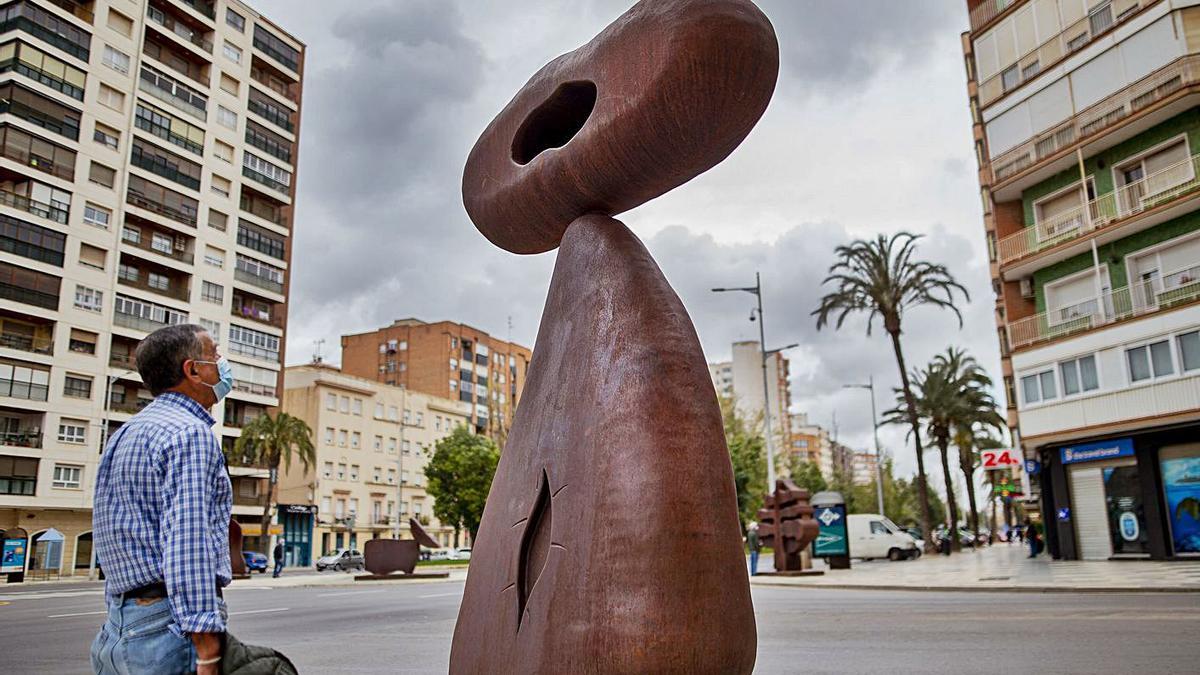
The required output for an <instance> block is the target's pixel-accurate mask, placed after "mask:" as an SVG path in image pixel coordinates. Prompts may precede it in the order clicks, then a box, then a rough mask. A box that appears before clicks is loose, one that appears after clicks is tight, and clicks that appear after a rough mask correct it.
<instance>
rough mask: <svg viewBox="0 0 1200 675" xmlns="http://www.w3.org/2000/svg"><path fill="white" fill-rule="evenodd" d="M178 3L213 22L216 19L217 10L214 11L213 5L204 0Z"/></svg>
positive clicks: (189, 0) (184, 0)
mask: <svg viewBox="0 0 1200 675" xmlns="http://www.w3.org/2000/svg"><path fill="white" fill-rule="evenodd" d="M179 1H180V2H182V3H183V4H185V5H187V6H188V7H191V8H192V9H194V10H196V11H197V12H200V13H201V14H203V15H204V16H207V17H208V18H210V19H214V20H215V19H216V18H217V10H216V9H215V3H212V2H206V0H179Z"/></svg>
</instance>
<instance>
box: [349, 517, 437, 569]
mask: <svg viewBox="0 0 1200 675" xmlns="http://www.w3.org/2000/svg"><path fill="white" fill-rule="evenodd" d="M408 529H409V531H410V532H412V535H413V538H412V539H371V540H370V541H368V542H367V543H366V544H363V557H364V558H365V559H366V560H365V562H364V564H365V565H366V567H367V571H368V572H370V573H371V574H375V575H385V574H391V573H392V572H403V573H405V574H412V573H413V570H414V569H416V568H417V561H418V560H420V559H421V547H422V546H425V547H427V548H437V547H438V543H437V542H436V541H434V540H433V537H430V536H429V534H428V533H427V532H425V528H423V527H421V523H419V522H417V521H416V520H415V519H413V518H409V519H408Z"/></svg>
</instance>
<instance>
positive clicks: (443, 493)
mask: <svg viewBox="0 0 1200 675" xmlns="http://www.w3.org/2000/svg"><path fill="white" fill-rule="evenodd" d="M499 463H500V450H499V449H498V448H497V447H496V444H495V443H493V442H492V440H491V439H490V438H488V437H487V436H483V435H480V434H473V433H471V432H470V431H469V430H468V429H467V428H466V427H465V426H462V425H459V426H458V427H456V428H455V429H454V431H453V432H451V433H450V435H449V436H446V437H445V438H443V439H441V440H439V441H438V442H437V444H436V445H434V450H433V456H432V457H430V458H429V462H428V463H427V464H426V465H425V478H426V479H427V481H428V482H427V485H426V491H427V492H428V493H429V496H431V497H433V500H434V501H433V514H434V515H435V516H437V518H438V520H440V521H442V523H444V524H446V525H450V526H451V527H453V528H454V546H455V547H457V546H458V536H459V532H461V531H462V530H464V529H465V530H466V531H467V532H470V533H471V540H472V541H474V540H475V535H476V534H477V533H478V532H479V522H480V520H482V519H483V507H484V505H485V504H486V503H487V497H488V492H489V491H490V490H491V489H492V478H494V477H495V475H496V466H497V465H499Z"/></svg>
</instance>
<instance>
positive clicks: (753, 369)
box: [708, 340, 792, 463]
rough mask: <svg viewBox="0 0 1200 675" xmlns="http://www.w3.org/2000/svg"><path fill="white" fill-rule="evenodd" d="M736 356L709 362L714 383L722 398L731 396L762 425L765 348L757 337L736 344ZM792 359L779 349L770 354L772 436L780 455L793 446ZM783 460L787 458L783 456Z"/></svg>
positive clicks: (740, 409) (741, 411)
mask: <svg viewBox="0 0 1200 675" xmlns="http://www.w3.org/2000/svg"><path fill="white" fill-rule="evenodd" d="M732 356H733V358H732V359H731V360H729V361H723V362H720V363H710V364H708V372H709V375H710V376H711V377H712V380H713V386H714V387H716V389H717V394H718V395H719V396H721V397H722V398H727V399H731V400H732V401H733V402H734V406H735V407H736V408H737V411H738V413H739V414H740V415H741V416H742V417H743V418H744V419H746V420H749V421H751V422H758V423H759V424H761V421H760V420H761V419H762V416H763V367H762V351H761V349H760V348H759V345H758V341H757V340H746V341H742V342H735V343H733V354H732ZM788 375H789V373H788V360H787V359H786V358H785V357H784V356H783V355H782V354H780V353H778V352H776V353H773V354H771V355H770V356H768V357H767V385H768V386H767V392H768V393H767V396H768V398H769V403H770V408H771V437H772V440H773V441H774V443H775V454H776V457H777V458H780V457H782V456H783V454H784V450H785V449H788V448H791V446H792V428H791V413H789V412H788V408H789V407H791V404H792V394H791V385H790V383H789V378H788ZM779 461H780V462H781V463H784V462H785V460H782V459H780V460H779Z"/></svg>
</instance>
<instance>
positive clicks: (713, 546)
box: [450, 215, 756, 673]
mask: <svg viewBox="0 0 1200 675" xmlns="http://www.w3.org/2000/svg"><path fill="white" fill-rule="evenodd" d="M533 353H534V354H535V357H534V362H533V367H532V369H531V371H530V375H529V379H528V381H527V382H526V384H525V390H524V394H523V396H522V400H521V406H520V408H519V409H518V412H517V416H516V419H515V420H514V422H513V427H512V432H511V433H510V434H509V438H508V444H507V445H506V446H505V449H504V453H503V454H502V455H501V457H500V465H499V467H498V469H497V472H496V477H495V480H494V481H493V482H492V490H491V493H490V494H489V496H488V501H487V507H486V509H485V511H484V515H483V523H482V526H481V527H480V530H479V535H478V537H477V538H476V540H475V547H474V549H473V551H472V556H471V573H470V575H469V576H468V577H467V588H466V593H465V595H464V597H463V602H462V606H461V609H460V610H459V615H458V625H457V626H456V628H455V632H454V646H453V650H452V652H451V656H450V670H451V672H453V673H571V672H602V673H748V672H750V670H751V668H752V667H753V665H754V656H755V647H756V640H755V627H754V613H753V608H752V606H751V603H750V589H749V580H748V578H747V574H746V565H745V559H744V554H743V551H742V546H741V534H740V528H739V525H738V516H737V495H736V492H735V490H734V484H733V471H732V468H731V466H730V461H729V451H728V450H727V448H726V446H725V441H724V433H723V431H722V426H721V412H720V408H719V406H718V405H717V397H716V393H715V391H714V389H713V386H712V380H711V379H710V377H709V374H708V370H707V368H706V367H705V365H704V364H705V362H704V354H703V352H702V351H701V349H700V343H699V340H698V339H697V337H696V332H695V329H694V328H693V327H692V323H691V321H690V320H689V319H688V316H687V313H686V312H685V311H684V308H683V305H682V304H681V303H680V301H679V298H678V297H677V296H676V295H675V292H674V291H673V290H671V287H670V286H669V285H668V284H667V282H666V279H664V278H663V276H662V273H661V272H660V271H659V269H658V266H657V265H656V264H655V263H654V260H653V259H652V258H651V257H650V254H649V253H648V252H647V251H646V249H645V248H644V247H643V246H642V244H641V242H640V241H638V239H637V238H636V237H635V236H634V235H633V233H632V232H630V231H629V230H628V229H627V228H626V227H625V226H624V225H622V224H621V223H620V222H618V221H616V220H613V219H612V218H608V217H606V216H600V215H590V216H584V217H583V218H580V219H579V220H577V221H575V223H573V224H572V225H571V226H570V228H569V229H568V230H567V233H566V236H565V237H564V238H563V242H562V248H561V249H560V251H559V254H558V261H557V263H556V265H555V270H554V278H553V281H552V282H551V285H550V293H549V297H548V298H547V300H546V307H545V310H544V312H543V315H542V325H541V327H540V328H539V330H538V338H537V343H536V344H535V346H534V351H533Z"/></svg>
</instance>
